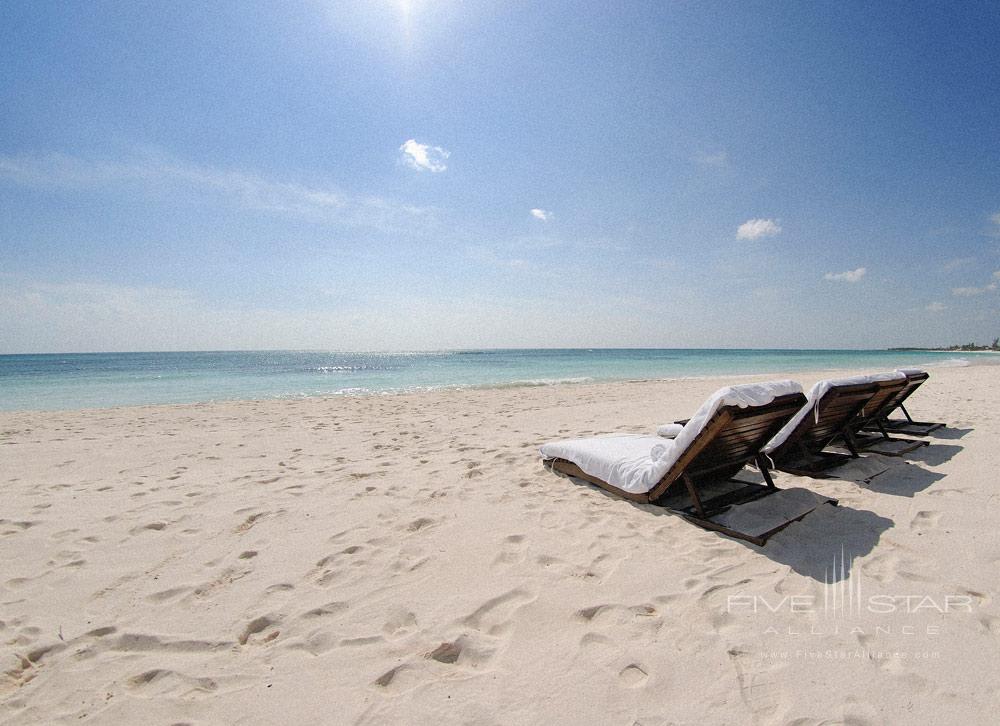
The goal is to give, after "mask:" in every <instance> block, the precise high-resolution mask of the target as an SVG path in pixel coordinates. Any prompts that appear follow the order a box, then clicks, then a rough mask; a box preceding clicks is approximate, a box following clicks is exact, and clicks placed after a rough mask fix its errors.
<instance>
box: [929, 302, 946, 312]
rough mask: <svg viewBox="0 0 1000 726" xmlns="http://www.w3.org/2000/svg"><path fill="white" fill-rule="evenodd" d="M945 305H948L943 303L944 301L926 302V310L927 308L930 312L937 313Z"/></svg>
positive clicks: (944, 307)
mask: <svg viewBox="0 0 1000 726" xmlns="http://www.w3.org/2000/svg"><path fill="white" fill-rule="evenodd" d="M947 307H948V306H947V305H945V304H944V303H940V302H932V303H928V305H927V310H928V311H929V312H932V313H939V312H941V311H942V310H944V309H946V308H947Z"/></svg>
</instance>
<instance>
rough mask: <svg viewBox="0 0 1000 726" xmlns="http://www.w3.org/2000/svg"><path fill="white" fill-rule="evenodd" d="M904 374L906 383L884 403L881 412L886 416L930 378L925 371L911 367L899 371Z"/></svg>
mask: <svg viewBox="0 0 1000 726" xmlns="http://www.w3.org/2000/svg"><path fill="white" fill-rule="evenodd" d="M900 372H901V373H903V374H904V375H905V376H906V385H905V386H903V388H902V390H901V391H900V392H899V393H897V394H896V395H895V396H894V397H893V398H892V399H891V400H890V401H889V402H888V403H886V405H885V407H884V410H883V412H882V415H883V416H888V415H889V414H890V413H892V412H893V411H895V410H896V409H897V408H899V406H900V405H901V404H902V403H903V401H905V400H906V399H907V398H909V397H910V394H912V393H913V392H914V391H915V390H917V389H918V388H920V386H922V385H923V383H924V381H926V380H927V379H928V378H930V375H929V374H928V373H927V371H921V370H916V369H911V368H906V369H902V370H901V371H900Z"/></svg>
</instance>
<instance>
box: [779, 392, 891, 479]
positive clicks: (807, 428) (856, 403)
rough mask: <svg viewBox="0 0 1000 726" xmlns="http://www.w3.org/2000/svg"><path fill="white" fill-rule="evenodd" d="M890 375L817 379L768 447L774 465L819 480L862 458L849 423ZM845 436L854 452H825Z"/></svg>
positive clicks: (790, 472)
mask: <svg viewBox="0 0 1000 726" xmlns="http://www.w3.org/2000/svg"><path fill="white" fill-rule="evenodd" d="M890 379H891V376H890V375H889V374H881V375H874V376H856V377H854V378H837V379H833V380H825V381H819V382H817V383H816V384H815V385H814V386H813V387H812V389H811V390H810V391H809V393H808V394H807V396H806V404H805V405H804V406H803V407H802V409H801V410H799V411H798V412H797V413H796V414H795V416H793V417H792V419H791V420H790V421H789V422H788V423H787V424H785V426H784V427H783V428H782V429H781V430H780V431H779V432H778V433H777V434H776V435H775V437H774V438H773V439H771V441H769V442H768V443H767V445H766V446H765V447H764V453H765V454H767V456H768V458H769V459H770V461H771V463H772V464H773V465H774V468H776V469H778V470H779V471H784V472H787V473H789V474H796V475H798V476H811V477H815V478H819V479H824V478H828V477H830V476H831V475H830V474H828V473H827V470H829V469H833V468H834V467H837V466H841V465H843V464H846V463H847V462H848V461H850V460H851V459H852V458H853V459H856V458H858V450H857V449H856V448H855V447H854V443H853V437H852V436H850V429H849V425H850V424H851V422H852V421H854V419H855V418H856V417H857V416H858V415H859V414H860V413H861V411H862V409H864V408H865V406H866V405H867V404H868V402H869V401H871V400H872V398H873V397H874V396H875V394H877V393H878V391H879V383H880V382H881V381H885V380H890ZM838 438H841V439H844V441H845V444H846V446H847V450H848V451H849V452H850V453H846V454H845V453H841V452H838V451H825V449H826V447H827V446H829V445H830V444H832V443H833V442H834V440H836V439H838Z"/></svg>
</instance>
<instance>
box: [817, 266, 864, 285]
mask: <svg viewBox="0 0 1000 726" xmlns="http://www.w3.org/2000/svg"><path fill="white" fill-rule="evenodd" d="M867 273H868V268H866V267H859V268H858V269H856V270H847V271H846V272H828V273H826V274H825V275H823V279H824V280H834V281H836V282H857V281H858V280H860V279H861V278H862V277H864V276H865V275H866V274H867Z"/></svg>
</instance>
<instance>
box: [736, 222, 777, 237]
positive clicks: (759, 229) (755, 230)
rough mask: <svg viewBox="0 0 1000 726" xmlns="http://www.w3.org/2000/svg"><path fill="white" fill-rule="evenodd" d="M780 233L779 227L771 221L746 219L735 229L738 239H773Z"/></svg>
mask: <svg viewBox="0 0 1000 726" xmlns="http://www.w3.org/2000/svg"><path fill="white" fill-rule="evenodd" d="M780 231H781V227H780V226H779V225H778V223H777V222H775V221H774V220H773V219H748V220H747V221H746V222H744V223H743V224H741V225H740V226H739V227H737V229H736V237H737V238H738V239H760V238H761V237H773V236H774V235H776V234H778V233H779V232H780Z"/></svg>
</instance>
